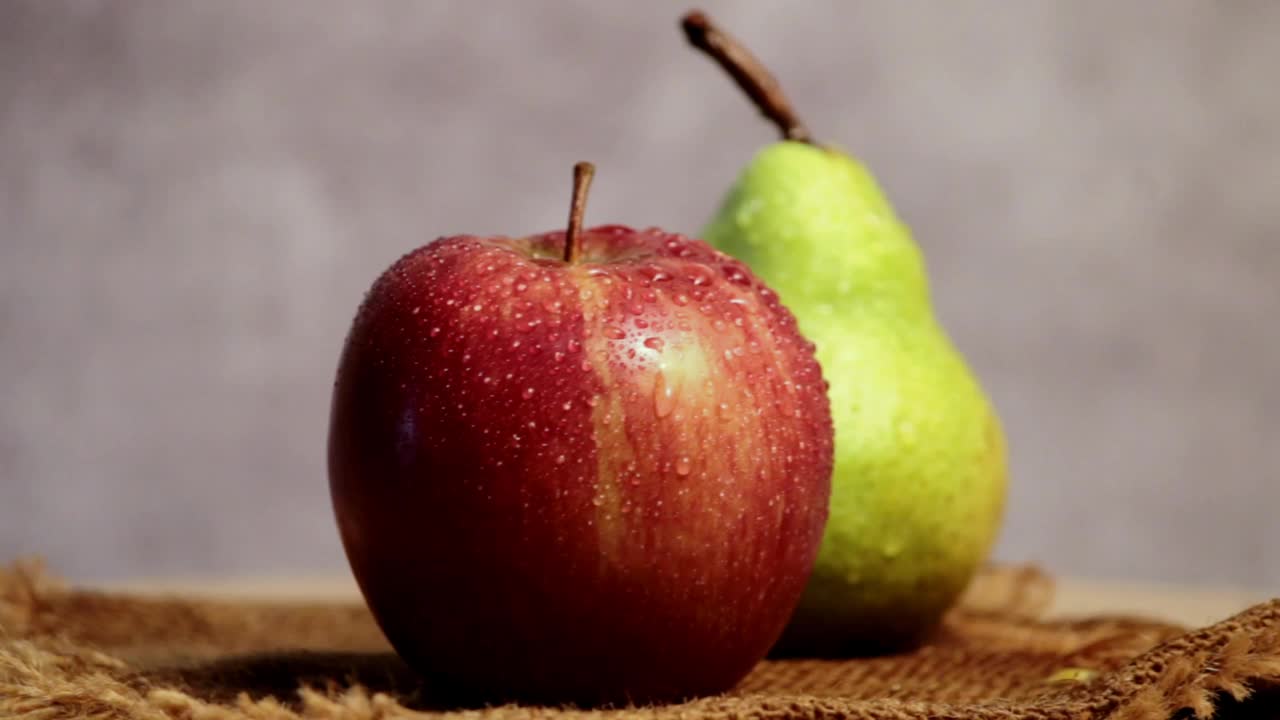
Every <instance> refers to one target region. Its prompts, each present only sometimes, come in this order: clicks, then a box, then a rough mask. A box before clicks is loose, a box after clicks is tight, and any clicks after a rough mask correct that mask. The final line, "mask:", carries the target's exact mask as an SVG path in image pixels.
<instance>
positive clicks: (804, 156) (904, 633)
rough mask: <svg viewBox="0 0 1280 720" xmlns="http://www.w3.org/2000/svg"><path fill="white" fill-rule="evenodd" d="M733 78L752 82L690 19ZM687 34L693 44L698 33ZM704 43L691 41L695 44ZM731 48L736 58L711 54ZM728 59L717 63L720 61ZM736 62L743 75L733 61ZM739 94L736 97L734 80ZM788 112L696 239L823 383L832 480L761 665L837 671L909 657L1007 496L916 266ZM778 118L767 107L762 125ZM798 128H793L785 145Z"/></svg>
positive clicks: (861, 182)
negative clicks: (757, 299) (850, 660)
mask: <svg viewBox="0 0 1280 720" xmlns="http://www.w3.org/2000/svg"><path fill="white" fill-rule="evenodd" d="M695 21H696V22H699V23H704V25H703V27H702V28H701V30H702V32H704V33H705V32H707V31H710V32H712V33H715V35H714V37H712V38H711V40H713V41H714V42H708V43H704V44H705V45H708V46H710V47H711V48H712V49H708V47H704V46H703V45H699V43H698V42H697V38H696V37H695V34H694V33H693V32H690V27H689V26H688V24H687V23H688V18H686V27H685V29H686V32H689V33H690V40H691V41H692V42H693V44H694V45H696V46H699V47H700V48H701V49H703V50H704V51H707V52H708V53H709V54H711V55H712V56H713V57H715V58H716V59H717V60H719V61H721V64H726V62H731V63H737V65H738V66H737V67H736V69H737V70H738V71H743V70H744V68H743V67H742V65H744V64H745V65H748V66H749V67H747V68H745V72H739V73H735V74H734V77H735V79H737V80H738V81H739V83H740V84H744V83H745V82H748V81H749V80H750V75H751V73H753V72H754V73H756V74H757V75H759V74H761V73H764V70H763V68H761V67H759V66H758V64H756V65H754V66H752V64H753V63H754V59H753V58H750V56H749V55H746V54H745V51H744V50H742V49H741V48H740V47H737V46H734V45H732V43H733V41H732V40H731V39H728V38H727V36H724V35H723V34H722V33H720V32H719V31H718V30H717V29H715V28H713V27H711V26H710V24H709V21H707V20H706V18H705V17H704V16H701V15H698V17H697V18H695ZM695 30H697V28H695ZM704 39H705V38H704ZM725 47H729V49H730V50H732V51H733V53H729V54H727V55H726V54H725V53H723V52H722V53H721V56H717V55H716V53H715V52H713V51H712V50H714V49H715V48H720V49H721V50H723V49H724V48H725ZM726 57H727V59H726ZM744 58H745V59H744ZM744 77H746V78H747V79H746V80H744V79H743V78H744ZM759 84H760V85H761V86H764V89H759V88H757V92H754V93H753V92H750V91H749V94H750V95H751V96H752V98H753V99H755V100H756V101H757V103H760V102H762V101H761V99H760V98H762V97H763V98H764V102H769V95H770V93H772V94H773V95H774V97H775V100H776V101H777V102H778V103H779V104H780V105H781V106H783V107H784V110H785V112H771V110H770V109H769V108H762V110H763V111H764V114H765V115H766V116H769V117H771V118H773V119H774V120H775V122H778V118H779V117H781V118H784V119H786V121H787V122H791V123H793V124H794V126H793V127H785V126H784V125H785V123H779V125H780V129H782V131H783V132H782V134H783V137H784V138H800V139H798V140H788V139H784V140H781V141H779V142H776V143H773V144H770V145H768V146H766V147H764V148H762V149H760V150H759V151H758V152H757V153H756V154H755V156H754V157H753V158H752V159H751V161H750V163H749V164H748V165H747V166H746V167H745V168H744V169H743V170H742V171H741V173H740V175H739V176H738V178H737V179H736V181H735V182H734V184H733V186H732V187H731V188H730V189H729V191H728V192H727V194H726V195H725V196H724V197H723V199H722V201H721V204H720V207H719V209H718V210H717V211H716V213H715V214H714V217H713V219H712V220H711V221H710V222H709V223H708V224H707V226H706V227H705V228H704V229H703V231H702V233H701V237H703V238H704V239H705V240H706V241H707V242H709V243H711V244H712V245H713V246H715V247H717V248H719V249H720V250H723V251H725V252H726V253H728V254H730V255H733V256H735V257H737V258H738V259H740V260H742V261H743V262H745V263H746V264H747V265H748V266H749V267H750V268H751V269H752V270H753V271H754V272H755V273H757V274H758V275H759V276H760V277H762V278H763V279H764V280H765V282H766V283H768V284H769V285H770V287H772V288H773V289H774V290H776V291H777V292H778V294H779V298H780V300H781V301H782V302H783V303H784V304H785V305H786V306H787V307H789V308H790V309H791V311H792V313H793V314H794V315H795V316H796V318H797V321H798V324H799V327H800V330H801V331H802V333H803V334H804V335H805V336H806V337H808V338H809V340H810V341H812V342H813V343H814V344H815V345H816V346H817V357H818V360H819V362H820V364H821V365H822V367H823V372H824V375H825V377H826V378H827V379H828V382H829V383H830V387H829V390H828V393H829V397H830V401H831V410H832V415H833V421H834V426H835V465H834V471H833V477H832V495H831V504H830V514H829V519H828V522H827V526H826V528H825V533H824V536H823V539H822V544H821V548H820V550H819V555H818V559H817V562H816V564H815V566H814V569H813V573H812V575H811V577H810V579H809V582H808V585H807V587H806V590H805V592H804V595H803V598H802V600H801V602H800V605H799V607H798V608H797V610H796V612H795V613H794V616H793V618H792V620H791V623H790V625H789V626H788V628H787V631H786V632H785V633H784V635H783V638H782V640H781V641H780V642H779V644H778V646H777V648H776V649H775V654H778V655H782V654H805V655H848V654H863V653H873V652H881V651H888V650H894V649H899V648H902V647H904V646H910V645H913V644H916V643H918V642H920V641H921V640H923V639H924V638H925V637H926V636H927V635H928V634H929V633H930V632H931V631H932V630H934V629H935V628H936V627H937V626H938V624H939V622H940V620H941V618H942V616H943V615H944V613H945V612H946V611H947V610H948V609H949V608H950V607H952V606H953V605H954V603H955V602H956V600H957V599H958V598H959V596H960V594H961V593H962V592H963V591H964V590H965V588H966V587H967V586H968V584H969V582H970V581H971V579H972V578H973V576H974V575H975V573H976V571H977V570H978V569H979V568H980V567H981V566H982V565H983V564H984V563H985V561H986V560H987V558H988V556H989V554H990V552H991V549H992V547H993V545H994V543H995V540H996V538H997V536H998V533H999V530H1000V526H1001V521H1002V517H1003V513H1004V507H1005V498H1006V493H1007V482H1008V480H1007V475H1008V471H1007V457H1006V454H1007V451H1006V444H1005V436H1004V432H1003V429H1002V426H1001V422H1000V419H999V417H998V414H997V412H996V409H995V407H994V406H993V404H992V402H991V400H990V398H989V397H988V396H987V394H986V393H985V392H984V390H983V388H982V387H981V385H980V384H979V382H978V380H977V378H976V377H975V375H974V373H973V372H972V370H971V369H970V367H969V366H968V365H967V363H966V361H965V359H964V358H963V357H962V355H961V354H960V353H959V352H958V350H957V349H956V347H955V345H954V343H953V342H952V340H951V339H950V338H949V337H948V335H947V333H946V331H945V329H944V328H943V327H942V326H941V325H940V323H939V321H938V318H937V317H936V314H935V312H934V308H933V302H932V299H931V297H930V292H929V280H928V273H927V269H926V264H925V258H924V257H923V254H922V252H921V249H920V247H919V246H918V245H917V243H916V242H915V240H914V238H913V237H912V234H911V232H910V229H909V228H908V227H907V226H906V225H905V224H904V223H903V222H902V221H901V220H900V219H899V218H898V216H897V215H896V213H895V211H894V209H893V207H892V205H891V204H890V202H889V201H888V199H887V198H886V196H885V194H884V192H883V191H882V190H881V188H880V186H879V184H878V183H877V182H876V180H875V178H874V177H873V176H872V174H871V173H870V172H869V171H868V169H867V168H866V167H865V166H864V165H863V164H862V163H860V162H859V161H858V160H857V159H855V158H854V157H853V156H851V155H850V154H848V153H845V152H843V151H841V150H839V149H836V148H832V147H823V146H819V145H818V144H816V143H814V142H812V141H810V140H808V132H807V130H804V129H803V126H800V125H799V123H798V121H796V120H795V119H794V115H793V114H791V113H790V111H789V106H786V105H785V100H784V99H781V97H780V91H778V90H777V87H776V83H772V79H771V78H767V76H765V80H764V81H761V82H760V83H759ZM774 110H776V108H774ZM797 128H799V129H797Z"/></svg>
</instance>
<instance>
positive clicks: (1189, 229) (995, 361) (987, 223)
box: [0, 0, 1280, 588]
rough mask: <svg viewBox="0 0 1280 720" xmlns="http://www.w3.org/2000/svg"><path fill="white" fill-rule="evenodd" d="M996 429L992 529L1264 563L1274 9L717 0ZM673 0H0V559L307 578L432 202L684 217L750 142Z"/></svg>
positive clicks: (1089, 560)
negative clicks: (360, 314) (354, 390)
mask: <svg viewBox="0 0 1280 720" xmlns="http://www.w3.org/2000/svg"><path fill="white" fill-rule="evenodd" d="M702 6H703V7H704V8H705V9H706V10H708V11H709V12H710V13H711V14H712V15H713V17H716V18H717V19H719V20H720V21H721V22H722V23H724V24H725V25H726V26H727V27H728V28H729V29H730V30H731V31H732V32H733V33H734V34H736V35H738V36H739V37H741V38H743V39H744V40H746V41H747V42H748V43H749V44H750V45H751V46H752V47H753V48H754V49H755V50H756V52H757V54H759V55H760V56H762V57H763V58H764V59H765V60H766V61H767V62H768V63H769V64H770V65H771V66H772V67H773V69H774V71H775V73H776V74H777V75H778V76H779V78H780V79H781V80H782V81H783V82H784V83H785V85H786V87H787V89H788V90H789V92H790V94H791V96H792V99H793V100H794V101H795V103H796V104H797V105H798V106H799V107H800V108H801V109H802V110H803V114H804V115H805V116H806V117H807V119H808V120H809V124H810V125H811V126H812V128H813V129H814V130H815V132H816V133H818V134H819V135H820V136H821V137H822V138H824V139H826V140H830V141H834V142H837V143H839V144H842V145H844V146H846V147H848V148H850V149H852V150H853V151H854V152H855V153H856V154H857V155H859V156H860V157H862V158H864V159H865V160H866V161H867V162H868V163H869V164H870V165H871V166H872V168H873V169H874V171H875V172H876V173H877V174H878V176H879V177H880V178H881V180H882V182H883V183H884V185H885V187H886V188H887V190H888V192H889V193H890V194H891V196H892V198H893V199H894V201H895V202H896V204H897V206H898V208H899V209H900V211H901V213H902V215H903V216H904V217H905V219H906V220H907V221H908V222H909V223H910V225H911V226H912V227H913V228H914V230H915V232H916V234H917V237H918V240H919V241H920V243H921V244H922V245H923V246H924V249H925V252H926V253H927V255H928V258H929V262H930V269H931V273H932V278H933V284H934V290H935V298H936V301H937V303H938V308H939V313H940V314H941V316H942V318H943V321H944V322H945V323H946V325H947V326H948V328H949V329H950V330H951V331H952V333H953V335H954V338H955V340H956V342H957V344H958V345H959V346H960V347H961V348H962V350H963V351H964V352H965V353H966V354H967V355H968V356H969V357H970V359H971V360H972V363H973V365H974V366H975V368H976V369H977V371H978V372H979V373H980V374H981V376H982V378H983V381H984V382H985V384H986V385H987V387H988V388H989V389H990V392H991V393H992V395H993V396H994V398H995V401H996V403H997V404H998V406H999V408H1000V411H1001V413H1002V415H1003V417H1004V420H1005V422H1006V424H1007V427H1008V434H1009V437H1010V443H1011V454H1012V457H1011V462H1012V471H1013V485H1012V489H1011V496H1010V502H1009V506H1008V514H1007V521H1006V525H1005V530H1004V534H1003V536H1002V539H1001V542H1000V546H999V548H998V555H997V556H998V558H999V559H1002V560H1008V561H1029V562H1036V563H1040V564H1042V565H1044V566H1045V567H1047V568H1049V569H1050V570H1052V571H1053V572H1055V573H1060V574H1070V575H1087V576H1093V577H1098V578H1129V579H1138V580H1158V581H1172V582H1187V583H1192V582H1194V583H1217V584H1231V585H1243V586H1249V587H1253V588H1280V551H1277V550H1276V549H1275V548H1276V547H1277V546H1278V545H1280V524H1277V523H1276V522H1275V520H1274V519H1275V517H1276V515H1277V512H1278V511H1280V437H1277V424H1278V423H1280V379H1278V378H1277V373H1278V372H1280V329H1277V327H1278V326H1280V321H1278V320H1277V318H1276V314H1277V311H1278V310H1280V246H1277V242H1278V241H1280V93H1278V92H1277V91H1276V90H1275V79H1274V78H1275V75H1276V71H1277V70H1280V42H1277V38H1278V37H1280V3H1272V2H1267V1H1266V0H1256V1H1254V2H1248V1H1245V0H1238V1H1236V2H1231V3H1208V2H1202V1H1201V0H1177V1H1172V2H1171V1H1167V0H1161V1H1160V2H1155V1H1150V2H1124V3H1115V2H1109V1H1104V0H1096V1H1089V2H1081V1H1079V0H1062V1H1060V2H1022V3H1008V2H1003V1H1001V0H989V1H984V2H977V1H974V2H952V3H947V4H942V3H932V2H928V3H926V2H922V1H921V2H900V1H897V0H883V1H877V2H845V3H835V2H827V3H817V2H814V3H782V2H775V3H765V2H753V3H745V2H744V3H730V2H705V3H703V4H702ZM687 7H688V5H686V3H683V2H648V3H608V4H606V3H598V2H586V1H583V2H537V3H534V2H507V3H480V2H425V1H423V2H408V1H406V2H364V3H348V2H339V1H338V0H328V1H325V2H305V3H304V2H273V3H261V2H257V1H255V0H238V1H226V0H222V1H219V2H195V1H190V0H189V1H186V2H165V1H159V0H156V1H154V2H153V1H149V0H148V1H144V0H121V1H119V2H112V3H108V2H93V1H89V0H83V1H50V0H29V1H27V0H17V1H15V0H6V1H5V2H2V3H0V243H2V246H0V248H2V250H0V562H6V561H7V560H8V559H10V558H11V557H13V556H16V555H26V554H39V555H43V556H44V557H45V558H47V560H48V561H49V563H50V564H51V565H52V566H53V568H54V569H55V570H56V571H58V572H60V573H63V574H66V575H69V576H71V577H73V578H79V579H85V580H109V579H122V578H133V577H138V576H163V575H181V576H190V575H213V574H228V575H230V574H234V575H240V574H262V575H266V574H297V573H324V572H335V573H341V572H345V571H346V566H345V560H344V558H343V556H342V553H341V549H340V547H339V544H338V541H337V535H336V531H335V528H334V525H333V520H332V515H331V511H330V507H329V500H328V495H327V487H326V478H325V471H324V442H325V432H326V421H327V411H328V401H329V390H330V384H331V380H332V373H333V370H334V365H335V362H336V358H337V354H338V351H339V348H340V344H341V341H342V338H343V335H344V333H345V331H346V328H347V325H348V323H349V322H350V320H351V316H352V313H353V311H354V309H355V306H356V304H357V303H358V301H359V299H360V296H361V294H362V293H363V291H364V290H365V289H366V288H367V287H368V285H369V283H370V282H371V281H372V279H373V277H374V276H375V275H376V274H377V273H378V272H379V271H381V270H382V269H383V268H384V267H385V266H386V265H387V264H389V263H390V262H391V261H392V260H393V259H394V258H396V257H397V256H398V255H399V254H401V253H402V252H404V251H406V250H408V249H410V248H411V247H414V246H416V245H418V244H421V243H424V242H426V241H428V240H431V239H433V238H435V237H436V236H439V235H442V234H448V233H455V232H478V233H482V232H492V233H525V232H531V231H537V230H546V229H552V228H556V227H559V226H560V225H561V224H562V223H563V222H564V216H565V212H566V210H565V208H566V204H567V199H568V189H569V186H568V178H569V169H570V166H571V164H572V163H573V162H574V161H576V160H579V159H590V160H593V161H595V162H596V164H597V166H598V168H599V172H598V175H597V179H596V183H595V187H594V190H593V195H592V201H591V206H590V211H589V218H588V221H589V222H592V223H600V222H606V221H617V222H624V223H631V224H637V225H649V224H656V225H662V226H665V227H668V228H672V229H680V230H686V231H694V230H696V229H697V228H698V227H699V226H700V225H701V224H702V222H703V221H704V220H705V219H706V218H707V215H708V213H709V212H710V211H711V209H712V207H713V206H714V204H715V203H716V201H717V200H718V199H719V196H720V193H721V192H722V191H723V189H724V188H725V187H726V186H727V184H728V183H729V182H730V181H731V180H732V178H733V176H734V175H735V173H736V172H737V170H738V168H739V167H740V166H741V165H742V164H743V163H744V162H746V160H747V158H748V157H749V155H750V153H751V152H753V150H754V149H755V148H757V147H759V146H760V145H762V144H763V143H766V142H769V141H771V140H772V139H773V135H772V133H771V130H770V128H769V127H767V126H766V125H765V124H764V123H763V121H761V120H760V119H758V118H757V116H756V115H755V114H754V113H753V111H752V110H750V109H749V108H748V106H747V104H746V101H745V100H744V99H743V98H742V97H741V96H740V95H739V93H738V91H737V89H736V88H734V87H733V86H732V84H731V83H730V82H729V81H728V80H727V79H726V78H725V77H724V76H722V75H721V74H720V71H719V70H718V69H716V68H715V67H714V66H713V65H712V64H711V63H710V62H708V61H707V60H706V59H704V58H703V57H701V56H699V55H696V54H694V53H693V52H692V51H690V50H688V49H686V47H685V45H684V41H683V38H682V37H681V36H680V34H679V33H678V31H677V29H676V21H677V18H678V16H679V15H680V13H681V12H682V11H683V10H684V9H686V8H687Z"/></svg>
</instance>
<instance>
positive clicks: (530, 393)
mask: <svg viewBox="0 0 1280 720" xmlns="http://www.w3.org/2000/svg"><path fill="white" fill-rule="evenodd" d="M535 392H537V390H534V389H533V388H531V387H527V388H525V389H524V392H522V393H520V397H522V398H524V399H525V400H528V399H529V398H531V397H533V394H534V393H535Z"/></svg>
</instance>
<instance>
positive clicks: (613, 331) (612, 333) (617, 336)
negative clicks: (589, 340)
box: [604, 325, 627, 340]
mask: <svg viewBox="0 0 1280 720" xmlns="http://www.w3.org/2000/svg"><path fill="white" fill-rule="evenodd" d="M604 336H605V337H607V338H609V339H610V340H621V339H622V338H624V337H626V336H627V334H626V333H625V332H623V331H622V328H619V327H616V326H614V325H607V326H605V329H604Z"/></svg>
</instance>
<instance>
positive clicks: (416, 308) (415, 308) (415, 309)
mask: <svg viewBox="0 0 1280 720" xmlns="http://www.w3.org/2000/svg"><path fill="white" fill-rule="evenodd" d="M420 312H422V306H421V305H414V306H413V314H414V315H417V314H418V313H420Z"/></svg>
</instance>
